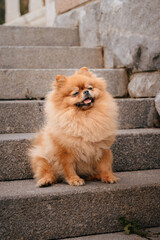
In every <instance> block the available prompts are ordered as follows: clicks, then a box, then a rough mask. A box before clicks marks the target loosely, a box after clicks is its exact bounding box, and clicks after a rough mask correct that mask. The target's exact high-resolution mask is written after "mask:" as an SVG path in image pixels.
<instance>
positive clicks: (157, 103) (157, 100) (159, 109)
mask: <svg viewBox="0 0 160 240" xmlns="http://www.w3.org/2000/svg"><path fill="white" fill-rule="evenodd" d="M155 106H156V110H157V112H158V114H159V116H160V92H159V93H158V94H157V95H156V98H155Z"/></svg>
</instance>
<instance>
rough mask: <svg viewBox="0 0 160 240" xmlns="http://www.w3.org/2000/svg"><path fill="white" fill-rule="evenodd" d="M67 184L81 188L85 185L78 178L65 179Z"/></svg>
mask: <svg viewBox="0 0 160 240" xmlns="http://www.w3.org/2000/svg"><path fill="white" fill-rule="evenodd" d="M67 182H68V184H69V185H71V186H82V185H84V184H85V181H84V180H83V179H82V178H80V177H78V176H76V177H71V178H69V179H67Z"/></svg>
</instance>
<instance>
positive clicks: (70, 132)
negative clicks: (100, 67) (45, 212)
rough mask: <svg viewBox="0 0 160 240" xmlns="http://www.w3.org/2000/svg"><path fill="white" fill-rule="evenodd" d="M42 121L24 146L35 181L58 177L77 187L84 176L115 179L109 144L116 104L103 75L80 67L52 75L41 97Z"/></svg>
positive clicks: (43, 182)
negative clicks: (27, 146)
mask: <svg viewBox="0 0 160 240" xmlns="http://www.w3.org/2000/svg"><path fill="white" fill-rule="evenodd" d="M45 113H46V122H45V124H44V127H43V129H42V130H41V131H40V132H39V133H38V135H37V136H36V137H35V139H34V140H33V143H32V148H31V149H30V160H31V168H32V171H33V173H34V178H35V179H36V182H37V186H38V187H43V186H48V185H52V184H53V183H55V182H57V180H58V179H63V180H65V181H66V182H67V183H68V184H69V185H72V186H79V185H83V184H84V183H85V181H84V179H86V180H95V179H97V180H101V181H102V182H105V183H115V182H116V181H117V178H116V177H115V176H114V174H113V172H112V152H111V150H110V147H111V145H112V143H113V141H114V139H115V133H116V129H117V115H118V114H117V105H116V103H115V101H114V99H113V98H112V96H111V95H110V94H109V93H108V92H107V91H106V84H105V81H104V80H103V79H100V78H97V77H96V76H94V75H93V74H92V73H91V72H89V71H88V69H87V68H86V67H83V68H81V69H80V70H78V71H76V72H75V74H74V75H72V76H70V77H65V76H62V75H57V76H56V81H55V82H54V83H53V91H51V92H50V93H49V94H48V95H47V98H46V103H45Z"/></svg>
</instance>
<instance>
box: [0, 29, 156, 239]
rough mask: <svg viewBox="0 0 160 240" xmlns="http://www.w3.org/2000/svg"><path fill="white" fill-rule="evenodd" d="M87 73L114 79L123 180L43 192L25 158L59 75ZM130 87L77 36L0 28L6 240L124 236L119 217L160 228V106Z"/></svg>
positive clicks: (116, 149) (1, 226)
mask: <svg viewBox="0 0 160 240" xmlns="http://www.w3.org/2000/svg"><path fill="white" fill-rule="evenodd" d="M82 66H87V67H88V68H90V69H92V71H93V72H94V73H96V74H97V75H98V76H101V77H104V78H105V79H107V84H108V90H109V91H110V92H111V93H112V94H113V96H114V97H116V101H117V103H118V105H119V108H120V117H119V121H120V129H119V130H118V133H117V139H116V142H115V143H114V145H113V147H112V149H113V154H114V166H113V168H114V171H116V172H117V173H116V175H117V176H118V177H119V178H120V181H119V182H118V183H117V184H114V185H109V184H104V183H101V182H87V183H86V185H85V186H82V187H71V186H69V185H67V184H64V183H59V184H56V185H53V186H51V187H48V188H36V186H35V183H34V181H33V180H32V179H31V178H32V174H31V171H30V167H29V164H28V159H27V156H26V151H27V148H28V147H29V140H30V139H32V138H33V136H34V133H35V132H36V130H37V129H38V128H39V127H40V126H41V125H42V123H43V104H44V101H43V99H44V97H45V94H46V93H47V91H48V90H49V89H50V85H51V82H52V81H53V79H54V77H55V76H56V75H57V74H64V75H70V74H72V73H73V72H74V71H75V69H77V68H80V67H82ZM127 85H128V78H127V74H126V72H125V70H124V69H104V68H103V51H102V49H101V48H100V47H99V48H83V47H80V46H79V38H78V30H77V29H60V28H57V29H56V28H30V27H27V28H26V27H0V99H1V100H0V239H1V240H6V239H12V240H14V239H27V240H30V239H32V240H34V239H36V240H37V239H45V240H46V239H62V238H66V237H75V236H83V235H93V234H100V233H109V232H117V231H121V230H122V229H123V228H122V226H121V225H120V223H119V222H118V219H119V218H120V217H125V218H126V219H128V220H130V221H136V222H138V223H140V225H141V226H142V227H156V226H159V225H160V214H159V213H160V129H159V128H154V127H155V126H158V125H159V119H158V114H157V112H156V110H155V105H154V99H152V98H141V99H131V98H127ZM106 239H107V238H106ZM108 239H109V238H108ZM121 239H123V238H121ZM127 239H128V238H127Z"/></svg>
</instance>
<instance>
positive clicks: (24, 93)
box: [0, 69, 128, 99]
mask: <svg viewBox="0 0 160 240" xmlns="http://www.w3.org/2000/svg"><path fill="white" fill-rule="evenodd" d="M75 71H76V69H3V70H2V69H1V70H0V99H27V98H30V99H34V98H36V99H41V98H44V97H45V96H46V94H47V92H48V91H49V90H50V89H51V84H52V82H53V80H54V79H55V77H56V75H57V74H62V75H65V76H70V75H72V74H73V73H74V72H75ZM91 71H92V72H93V73H94V74H96V75H97V76H98V77H102V78H103V79H105V80H106V82H107V89H108V91H109V92H110V93H111V94H112V95H113V97H123V96H125V95H126V94H127V91H128V90H127V87H128V78H127V74H126V71H125V70H123V69H91Z"/></svg>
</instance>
